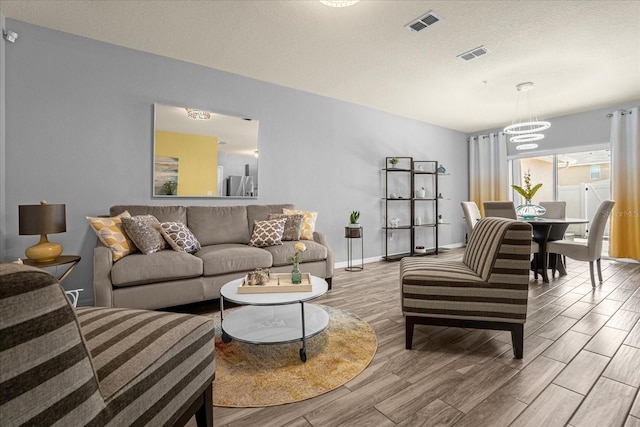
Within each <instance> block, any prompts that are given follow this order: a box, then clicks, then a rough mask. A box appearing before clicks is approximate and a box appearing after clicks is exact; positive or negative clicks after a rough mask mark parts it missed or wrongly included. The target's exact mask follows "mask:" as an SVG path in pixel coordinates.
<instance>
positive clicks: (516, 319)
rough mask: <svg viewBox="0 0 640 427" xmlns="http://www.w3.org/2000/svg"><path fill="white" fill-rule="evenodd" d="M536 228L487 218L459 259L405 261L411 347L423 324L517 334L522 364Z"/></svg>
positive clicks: (402, 264) (516, 348) (514, 337)
mask: <svg viewBox="0 0 640 427" xmlns="http://www.w3.org/2000/svg"><path fill="white" fill-rule="evenodd" d="M530 248H531V225H529V224H527V223H526V222H521V221H515V220H511V219H505V218H483V219H481V220H480V221H478V223H477V224H476V226H475V227H474V231H473V233H472V234H471V239H470V240H469V242H468V244H467V247H466V250H465V253H464V257H463V258H462V260H461V261H458V260H443V259H438V258H422V257H421V258H415V257H412V258H403V259H402V261H401V262H400V284H401V292H402V312H403V314H404V317H405V325H406V348H407V349H411V347H412V342H413V328H414V325H417V324H427V325H439V326H456V327H463V328H479V329H498V330H508V331H511V339H512V342H513V351H514V355H515V357H516V359H521V358H522V354H523V345H524V322H525V321H526V318H527V296H528V290H529V253H530Z"/></svg>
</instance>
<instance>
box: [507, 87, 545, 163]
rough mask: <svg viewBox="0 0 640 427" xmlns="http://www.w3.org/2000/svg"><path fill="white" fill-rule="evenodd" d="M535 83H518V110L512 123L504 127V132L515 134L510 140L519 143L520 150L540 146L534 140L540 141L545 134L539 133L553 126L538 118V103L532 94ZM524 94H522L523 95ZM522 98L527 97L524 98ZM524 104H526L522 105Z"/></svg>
mask: <svg viewBox="0 0 640 427" xmlns="http://www.w3.org/2000/svg"><path fill="white" fill-rule="evenodd" d="M533 87H534V84H533V83H532V82H525V83H520V84H518V85H516V90H517V91H518V93H519V95H518V101H517V103H516V111H515V113H514V119H513V121H512V122H511V124H510V125H509V126H507V127H505V128H504V130H503V131H504V133H506V134H507V135H513V136H512V137H511V138H510V139H509V141H511V142H513V143H517V144H519V145H518V146H517V147H516V148H517V149H518V150H531V149H534V148H537V147H538V144H536V143H534V141H540V140H541V139H543V138H544V135H543V134H541V133H539V132H542V131H543V130H545V129H549V128H550V127H551V123H549V122H545V121H542V120H538V116H537V114H536V105H535V102H534V100H533V97H532V96H531V95H530V92H531V90H532V89H533ZM521 94H522V95H521ZM522 98H525V99H524V100H523V99H522ZM522 104H524V105H522Z"/></svg>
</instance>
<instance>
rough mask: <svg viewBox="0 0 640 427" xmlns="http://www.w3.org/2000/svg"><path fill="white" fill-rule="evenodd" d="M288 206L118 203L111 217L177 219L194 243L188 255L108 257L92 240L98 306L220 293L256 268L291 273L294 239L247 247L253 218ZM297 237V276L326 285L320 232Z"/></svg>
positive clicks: (327, 265)
mask: <svg viewBox="0 0 640 427" xmlns="http://www.w3.org/2000/svg"><path fill="white" fill-rule="evenodd" d="M283 208H286V209H294V206H293V205H290V204H282V205H248V206H155V205H116V206H112V207H111V208H110V215H111V216H115V215H118V214H120V213H122V212H123V211H125V210H126V211H128V212H129V213H130V214H131V215H133V216H135V215H146V214H150V215H153V216H155V217H156V218H157V219H158V220H159V221H160V222H167V221H180V222H182V223H184V224H186V225H187V227H188V228H189V230H191V232H192V233H193V234H194V235H195V237H196V238H197V239H198V241H199V242H200V244H201V246H202V249H200V250H199V251H197V252H195V253H194V254H189V253H182V252H176V251H174V250H172V249H167V250H163V251H160V252H156V253H153V254H150V255H144V254H141V253H134V254H130V255H127V256H125V257H124V258H122V259H120V260H118V261H116V262H113V257H112V252H111V250H110V249H109V248H108V247H106V246H104V245H103V244H102V243H101V242H100V240H98V243H97V246H96V247H95V248H94V255H93V263H94V270H93V288H94V298H95V305H96V306H103V307H126V308H142V309H156V308H163V307H170V306H176V305H182V304H189V303H194V302H199V301H205V300H210V299H216V298H219V297H220V288H221V287H222V286H223V285H224V284H225V283H227V282H228V281H230V280H233V279H237V278H240V277H243V276H244V275H245V274H246V273H247V272H250V271H253V270H255V269H256V268H269V269H270V271H271V272H275V273H285V272H290V271H291V268H292V267H291V263H290V262H288V261H287V258H289V257H290V256H292V255H293V254H294V252H295V250H294V248H293V246H294V244H295V243H297V242H296V241H283V242H282V243H283V244H282V245H277V246H269V247H264V248H257V247H252V246H249V245H248V242H249V240H250V238H251V232H252V229H253V224H254V221H261V220H266V219H268V217H269V214H272V213H282V209H283ZM313 237H314V240H313V241H311V240H303V242H304V243H305V245H306V247H307V250H306V251H305V252H303V253H302V259H303V262H302V264H301V270H302V272H303V273H311V274H312V275H314V276H318V277H322V278H324V279H325V280H327V282H328V283H329V286H331V278H332V277H333V262H334V261H333V252H332V250H331V248H330V247H329V244H328V241H327V238H326V236H325V235H324V234H323V233H321V232H318V231H315V232H314V235H313Z"/></svg>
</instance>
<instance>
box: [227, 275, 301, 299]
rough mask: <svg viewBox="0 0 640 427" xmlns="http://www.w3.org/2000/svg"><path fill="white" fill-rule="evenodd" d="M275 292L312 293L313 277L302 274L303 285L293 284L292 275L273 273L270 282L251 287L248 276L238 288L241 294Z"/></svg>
mask: <svg viewBox="0 0 640 427" xmlns="http://www.w3.org/2000/svg"><path fill="white" fill-rule="evenodd" d="M274 292H311V275H310V274H309V273H302V283H300V284H299V285H294V284H293V283H291V273H272V274H271V275H270V276H269V281H268V282H266V283H264V284H261V285H249V284H248V278H247V276H244V279H242V284H241V285H240V286H238V293H239V294H266V293H274Z"/></svg>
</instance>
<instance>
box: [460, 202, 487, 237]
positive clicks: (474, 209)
mask: <svg viewBox="0 0 640 427" xmlns="http://www.w3.org/2000/svg"><path fill="white" fill-rule="evenodd" d="M460 206H461V207H462V212H463V213H464V220H465V222H466V223H467V241H469V239H470V238H471V232H472V231H473V227H475V225H476V223H477V222H478V221H480V218H482V215H480V209H478V205H476V202H460Z"/></svg>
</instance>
